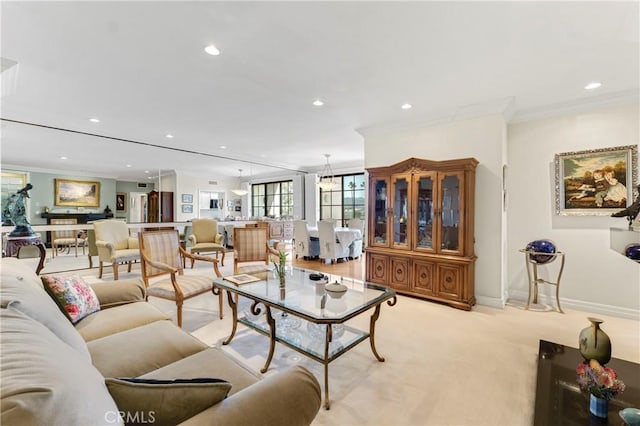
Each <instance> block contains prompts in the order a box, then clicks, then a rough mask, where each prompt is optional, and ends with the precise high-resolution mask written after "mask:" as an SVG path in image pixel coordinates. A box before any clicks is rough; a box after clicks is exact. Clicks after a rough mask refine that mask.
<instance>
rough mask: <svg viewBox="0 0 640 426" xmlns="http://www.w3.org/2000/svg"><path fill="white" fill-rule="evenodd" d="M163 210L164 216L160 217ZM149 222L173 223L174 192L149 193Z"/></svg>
mask: <svg viewBox="0 0 640 426" xmlns="http://www.w3.org/2000/svg"><path fill="white" fill-rule="evenodd" d="M161 210H162V215H160V211H161ZM161 219H162V220H161ZM147 221H148V222H149V223H160V222H173V192H168V191H162V192H158V191H151V192H149V195H148V219H147Z"/></svg>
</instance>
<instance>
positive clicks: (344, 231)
mask: <svg viewBox="0 0 640 426" xmlns="http://www.w3.org/2000/svg"><path fill="white" fill-rule="evenodd" d="M308 229H309V236H310V237H311V238H319V235H318V227H317V226H309V227H308ZM335 232H336V239H337V240H338V242H339V243H340V244H341V245H342V246H343V247H349V246H350V245H351V244H353V242H354V241H356V240H361V239H362V231H361V230H360V229H355V228H344V227H337V228H335Z"/></svg>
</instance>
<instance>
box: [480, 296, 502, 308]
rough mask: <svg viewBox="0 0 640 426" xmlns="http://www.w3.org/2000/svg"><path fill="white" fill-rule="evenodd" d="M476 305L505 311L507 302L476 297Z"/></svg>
mask: <svg viewBox="0 0 640 426" xmlns="http://www.w3.org/2000/svg"><path fill="white" fill-rule="evenodd" d="M476 303H477V304H478V305H482V306H489V307H491V308H498V309H504V305H505V303H506V300H505V299H501V298H499V297H488V296H476Z"/></svg>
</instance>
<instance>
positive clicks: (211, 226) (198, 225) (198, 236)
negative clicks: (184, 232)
mask: <svg viewBox="0 0 640 426" xmlns="http://www.w3.org/2000/svg"><path fill="white" fill-rule="evenodd" d="M223 239H224V237H223V236H222V234H218V221H217V220H213V219H193V220H192V221H191V235H189V241H190V243H191V253H194V254H195V253H213V252H215V254H216V259H217V258H218V253H222V259H221V260H220V264H221V265H222V266H224V254H225V248H224V246H223V245H222V240H223ZM194 263H195V258H191V269H193V264H194Z"/></svg>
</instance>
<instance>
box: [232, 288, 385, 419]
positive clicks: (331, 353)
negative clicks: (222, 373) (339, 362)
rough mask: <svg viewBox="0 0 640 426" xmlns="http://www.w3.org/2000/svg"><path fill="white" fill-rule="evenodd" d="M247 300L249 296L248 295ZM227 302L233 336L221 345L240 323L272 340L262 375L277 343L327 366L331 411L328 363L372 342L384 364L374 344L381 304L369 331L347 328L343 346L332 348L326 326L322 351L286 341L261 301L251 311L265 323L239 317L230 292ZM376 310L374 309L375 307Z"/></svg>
mask: <svg viewBox="0 0 640 426" xmlns="http://www.w3.org/2000/svg"><path fill="white" fill-rule="evenodd" d="M245 297H246V296H245ZM227 300H228V302H229V306H230V307H231V311H232V313H233V325H232V329H231V334H230V335H229V337H228V338H227V339H226V340H225V341H224V342H223V343H222V344H223V345H228V344H229V343H231V340H232V339H233V337H234V336H235V334H236V331H237V326H238V323H241V324H243V325H245V326H247V327H249V328H251V329H253V330H255V331H257V332H259V333H261V334H264V335H266V336H268V337H269V353H268V355H267V360H266V362H265V364H264V367H263V368H262V369H260V372H261V373H266V372H267V370H268V369H269V365H270V364H271V361H272V359H273V354H274V351H275V344H276V342H280V343H282V344H284V345H285V346H287V347H289V348H291V349H293V350H295V351H297V352H299V353H301V354H303V355H305V356H307V357H309V358H311V359H313V360H315V361H317V362H320V363H321V364H323V365H324V390H325V399H324V407H325V409H327V410H329V409H330V408H331V401H330V399H329V363H331V362H332V361H333V360H335V359H337V358H338V357H339V356H341V355H342V354H344V353H346V352H347V351H349V350H350V349H352V348H353V347H355V346H356V345H357V344H359V343H360V342H362V341H364V340H366V339H369V343H370V344H371V351H372V352H373V355H374V356H375V357H376V359H377V360H378V361H380V362H384V360H385V359H384V357H382V356H380V354H379V353H378V351H377V349H376V345H375V329H376V321H377V320H378V318H379V317H380V306H381V303H378V304H377V305H375V308H374V312H373V314H372V315H371V318H370V320H369V332H364V331H361V330H358V329H356V328H353V327H349V326H346V325H345V326H344V329H345V335H346V336H347V338H346V339H344V341H343V342H342V344H341V345H340V346H337V347H332V345H331V343H332V342H333V340H334V339H333V327H332V326H331V325H332V323H327V324H326V327H325V339H324V345H322V348H312V347H309V346H307V347H304V346H303V345H301V344H300V343H299V342H295V341H293V340H292V339H289V338H287V337H286V336H285V335H283V334H279V333H278V328H277V326H276V325H277V321H276V318H277V317H274V315H273V314H272V310H271V306H269V305H267V304H264V303H263V302H261V301H254V302H253V303H252V304H251V308H250V312H251V314H252V315H254V316H259V315H261V314H262V313H264V314H265V320H264V321H252V320H250V319H249V318H247V317H246V316H245V317H242V318H238V304H237V303H236V301H235V300H234V298H233V296H232V294H231V292H229V291H227ZM396 301H397V299H396V297H395V296H394V297H393V298H392V299H389V300H387V301H386V303H387V304H388V305H389V306H394V305H395V304H396ZM372 308H373V306H372ZM288 314H289V315H294V316H295V312H291V311H290V312H289V313H288Z"/></svg>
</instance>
